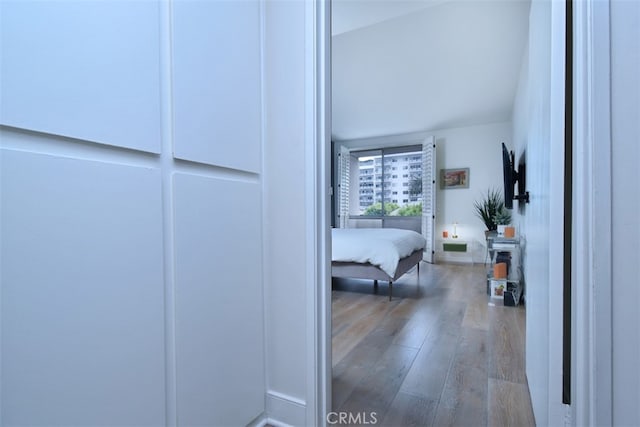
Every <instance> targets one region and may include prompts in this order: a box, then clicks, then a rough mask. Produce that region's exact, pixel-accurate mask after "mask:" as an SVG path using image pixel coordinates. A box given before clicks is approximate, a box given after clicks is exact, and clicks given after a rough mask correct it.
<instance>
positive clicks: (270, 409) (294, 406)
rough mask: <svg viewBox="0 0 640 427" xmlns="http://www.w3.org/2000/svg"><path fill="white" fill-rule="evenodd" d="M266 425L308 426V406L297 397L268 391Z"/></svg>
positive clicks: (276, 426) (279, 426)
mask: <svg viewBox="0 0 640 427" xmlns="http://www.w3.org/2000/svg"><path fill="white" fill-rule="evenodd" d="M265 424H269V425H272V426H274V427H291V426H303V425H306V424H307V405H306V403H305V402H304V401H302V400H300V399H297V398H295V397H292V396H287V395H286V394H282V393H278V392H277V391H268V392H267V410H266V419H265ZM263 426H264V424H263Z"/></svg>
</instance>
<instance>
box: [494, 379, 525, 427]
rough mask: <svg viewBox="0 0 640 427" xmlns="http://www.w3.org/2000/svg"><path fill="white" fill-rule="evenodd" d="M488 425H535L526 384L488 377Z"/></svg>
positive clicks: (521, 426)
mask: <svg viewBox="0 0 640 427" xmlns="http://www.w3.org/2000/svg"><path fill="white" fill-rule="evenodd" d="M488 393H489V395H488V407H489V419H488V425H489V426H496V427H501V426H520V427H527V426H535V425H536V423H535V418H534V416H533V410H532V409H531V399H530V397H529V389H528V387H527V385H526V384H516V383H512V382H509V381H502V380H496V379H492V378H490V379H489V388H488Z"/></svg>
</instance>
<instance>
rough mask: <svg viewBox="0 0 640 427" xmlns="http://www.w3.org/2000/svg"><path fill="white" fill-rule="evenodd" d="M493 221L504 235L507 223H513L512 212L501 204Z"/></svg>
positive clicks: (500, 234) (501, 234)
mask: <svg viewBox="0 0 640 427" xmlns="http://www.w3.org/2000/svg"><path fill="white" fill-rule="evenodd" d="M493 222H495V223H496V226H497V228H498V235H499V236H503V235H504V229H505V228H506V227H507V225H509V224H511V212H509V211H508V210H507V209H505V207H504V206H501V207H500V210H499V211H498V212H496V214H495V215H494V216H493Z"/></svg>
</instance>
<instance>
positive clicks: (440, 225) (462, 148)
mask: <svg viewBox="0 0 640 427" xmlns="http://www.w3.org/2000/svg"><path fill="white" fill-rule="evenodd" d="M511 133H512V130H511V122H501V123H490V124H486V125H479V126H468V127H462V128H455V129H443V130H438V131H434V132H433V135H435V137H436V150H437V151H436V167H437V174H438V176H437V178H436V181H437V185H436V188H437V190H436V196H437V198H436V240H437V239H438V238H441V237H442V231H443V230H447V231H448V232H449V236H451V235H452V232H453V225H452V224H453V223H454V222H457V223H458V226H457V234H458V235H459V236H460V237H459V239H461V240H465V241H467V242H469V243H470V245H471V248H472V250H473V256H474V261H476V262H483V257H484V256H485V250H484V248H485V247H486V240H485V234H484V231H485V230H486V227H485V225H484V223H483V222H482V220H481V219H480V218H478V217H477V216H476V213H475V209H474V207H473V203H474V202H475V201H476V200H480V199H481V198H482V197H483V195H486V192H487V190H488V189H490V188H492V189H497V190H499V191H500V192H501V193H502V192H503V177H502V145H501V143H502V142H504V143H505V144H506V145H507V147H511V145H512V144H511V138H512V136H511ZM451 168H469V188H461V189H449V190H442V189H441V188H440V170H441V169H451ZM436 249H437V251H438V250H441V249H442V247H437V248H436ZM436 253H437V252H436ZM439 255H440V257H441V258H443V259H447V258H446V254H443V253H440V254H439ZM461 261H462V260H461Z"/></svg>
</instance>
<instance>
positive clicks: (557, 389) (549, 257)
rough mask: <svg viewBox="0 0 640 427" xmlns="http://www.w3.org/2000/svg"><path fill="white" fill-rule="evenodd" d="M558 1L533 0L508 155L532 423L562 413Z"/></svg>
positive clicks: (549, 421)
mask: <svg viewBox="0 0 640 427" xmlns="http://www.w3.org/2000/svg"><path fill="white" fill-rule="evenodd" d="M563 16H564V15H563V5H562V4H560V3H557V4H554V3H553V2H549V1H546V0H539V1H535V0H534V1H533V2H532V4H531V13H530V21H529V44H528V49H527V51H526V52H525V58H524V61H523V67H522V70H521V73H520V82H519V87H518V92H517V95H516V101H515V104H514V114H513V141H514V146H515V152H516V163H517V162H518V159H520V158H521V157H524V158H525V160H526V166H527V168H526V183H527V190H528V191H529V192H530V198H531V200H530V203H529V204H526V205H524V206H523V207H519V206H518V203H519V202H514V207H515V209H514V212H515V213H516V214H517V215H516V218H515V220H516V222H517V223H518V226H519V227H520V229H521V234H522V235H523V237H524V242H525V244H524V249H523V273H524V279H525V294H526V306H527V333H526V341H527V342H526V372H527V379H528V382H529V389H530V392H531V399H532V404H533V410H534V415H535V418H536V423H537V424H538V425H560V424H562V423H563V422H564V421H563V419H562V416H563V414H562V399H561V391H562V359H561V357H562V341H561V338H562V287H561V283H562V240H561V236H562V226H563V207H562V206H563V205H562V202H563V194H562V185H563V171H564V166H563V163H562V162H563V155H564V154H563V146H564V139H563V137H564V136H563V132H564V123H563V117H564V100H563V96H564V85H563V84H564V83H563V82H564V74H563V73H564V65H563V64H564V51H563V46H564V22H563Z"/></svg>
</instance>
